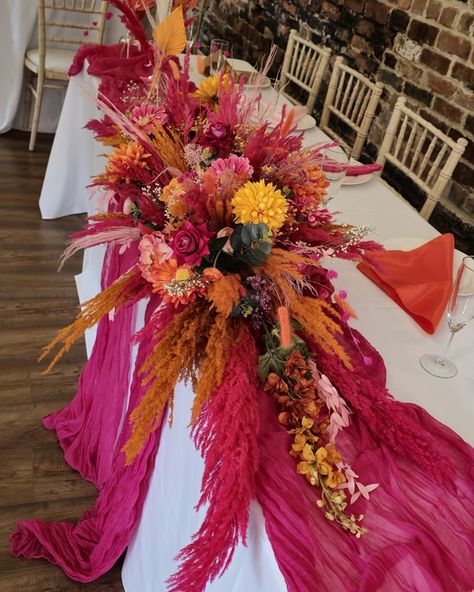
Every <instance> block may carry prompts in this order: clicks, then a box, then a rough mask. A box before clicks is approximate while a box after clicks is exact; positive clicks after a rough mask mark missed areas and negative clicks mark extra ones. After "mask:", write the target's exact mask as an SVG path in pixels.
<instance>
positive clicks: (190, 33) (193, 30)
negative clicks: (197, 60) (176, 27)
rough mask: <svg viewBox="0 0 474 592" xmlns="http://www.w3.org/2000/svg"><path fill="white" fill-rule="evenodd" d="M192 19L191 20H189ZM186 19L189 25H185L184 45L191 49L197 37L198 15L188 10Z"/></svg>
mask: <svg viewBox="0 0 474 592" xmlns="http://www.w3.org/2000/svg"><path fill="white" fill-rule="evenodd" d="M191 19H192V20H191ZM188 20H189V21H190V23H189V25H188V26H187V27H186V45H187V46H188V48H189V51H191V50H192V49H193V47H194V44H195V43H196V42H197V41H198V39H197V33H198V31H197V29H198V16H197V14H194V13H193V12H190V13H189V15H188Z"/></svg>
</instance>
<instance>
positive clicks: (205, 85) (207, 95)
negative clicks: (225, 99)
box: [194, 74, 231, 102]
mask: <svg viewBox="0 0 474 592" xmlns="http://www.w3.org/2000/svg"><path fill="white" fill-rule="evenodd" d="M221 85H222V87H223V88H224V89H225V90H229V89H230V86H231V79H230V77H229V75H228V74H225V75H224V76H223V78H222V83H221V79H220V76H219V75H217V76H209V78H204V80H202V81H201V82H200V84H199V87H198V89H197V91H196V92H195V93H194V96H195V97H196V98H198V99H199V100H200V101H203V102H207V101H215V100H216V99H217V98H218V97H219V90H220V88H221Z"/></svg>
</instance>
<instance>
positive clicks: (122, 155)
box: [105, 142, 151, 183]
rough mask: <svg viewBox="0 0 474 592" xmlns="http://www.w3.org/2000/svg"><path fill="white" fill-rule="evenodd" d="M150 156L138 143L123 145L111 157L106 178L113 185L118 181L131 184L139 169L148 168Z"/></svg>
mask: <svg viewBox="0 0 474 592" xmlns="http://www.w3.org/2000/svg"><path fill="white" fill-rule="evenodd" d="M150 156H151V155H150V154H147V153H146V152H145V148H143V146H141V145H140V144H139V143H138V142H128V143H126V144H121V145H120V146H119V147H118V148H117V149H116V150H115V152H113V153H112V154H111V155H110V157H109V161H108V163H107V168H106V170H105V177H106V178H107V179H108V180H109V181H111V182H112V183H117V182H118V181H125V182H126V183H130V181H131V179H132V178H133V177H135V175H136V169H137V168H138V169H146V168H148V162H147V159H148V158H149V157H150Z"/></svg>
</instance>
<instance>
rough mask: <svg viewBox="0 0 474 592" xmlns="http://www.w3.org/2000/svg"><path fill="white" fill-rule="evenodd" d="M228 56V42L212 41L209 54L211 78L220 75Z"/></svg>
mask: <svg viewBox="0 0 474 592" xmlns="http://www.w3.org/2000/svg"><path fill="white" fill-rule="evenodd" d="M229 55H230V52H229V42H228V41H225V40H224V39H212V41H211V47H210V54H209V71H210V74H211V76H217V75H218V74H220V73H221V70H223V68H224V66H225V63H226V59H227V58H228V57H229Z"/></svg>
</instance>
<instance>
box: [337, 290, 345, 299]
mask: <svg viewBox="0 0 474 592" xmlns="http://www.w3.org/2000/svg"><path fill="white" fill-rule="evenodd" d="M339 298H341V299H342V300H345V299H346V298H347V292H346V291H345V290H339Z"/></svg>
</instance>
